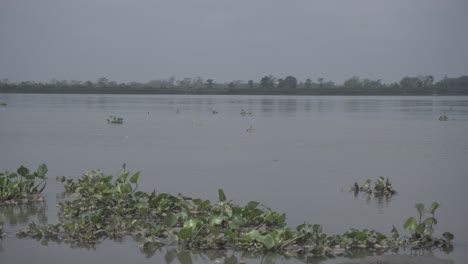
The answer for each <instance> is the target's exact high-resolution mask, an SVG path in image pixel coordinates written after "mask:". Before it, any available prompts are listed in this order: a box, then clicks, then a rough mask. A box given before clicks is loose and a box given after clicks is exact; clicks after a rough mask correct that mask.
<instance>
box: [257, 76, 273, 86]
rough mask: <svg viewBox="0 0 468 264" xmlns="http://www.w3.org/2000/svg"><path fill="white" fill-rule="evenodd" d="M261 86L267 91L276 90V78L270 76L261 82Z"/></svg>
mask: <svg viewBox="0 0 468 264" xmlns="http://www.w3.org/2000/svg"><path fill="white" fill-rule="evenodd" d="M260 86H261V87H262V88H265V89H268V88H274V87H275V77H273V76H272V75H268V76H265V77H263V78H262V79H261V80H260Z"/></svg>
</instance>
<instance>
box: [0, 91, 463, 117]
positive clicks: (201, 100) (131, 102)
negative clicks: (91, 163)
mask: <svg viewBox="0 0 468 264" xmlns="http://www.w3.org/2000/svg"><path fill="white" fill-rule="evenodd" d="M11 96H12V95H8V94H3V95H1V97H0V98H1V99H2V100H3V101H9V98H10V97H11ZM17 96H18V95H17ZM19 96H20V97H21V101H20V102H15V103H14V104H12V105H11V104H9V106H15V104H17V103H20V104H21V107H26V108H28V107H31V106H30V105H29V104H30V103H31V102H35V97H36V96H37V95H28V94H23V95H19ZM337 98H340V99H339V100H337ZM341 98H344V99H341ZM421 98H424V100H421ZM439 98H440V97H418V98H415V99H412V98H411V97H409V98H405V99H404V100H402V99H401V97H396V98H393V97H372V96H369V97H353V96H349V97H336V96H335V97H330V96H322V97H320V96H319V97H307V96H300V97H297V96H261V97H245V96H237V97H228V96H206V95H205V96H194V95H191V96H183V95H177V96H174V95H161V96H142V95H125V96H124V95H73V96H63V95H47V98H44V99H46V100H44V102H43V103H44V104H46V105H47V108H48V109H53V108H58V109H63V108H65V107H66V108H67V109H74V108H83V107H84V108H86V109H89V110H109V109H113V108H115V107H119V108H124V109H126V110H142V111H151V110H152V111H155V110H159V111H168V110H171V111H173V110H174V109H176V108H179V109H180V110H184V111H185V112H191V113H198V114H199V113H205V112H208V111H211V110H212V109H214V108H216V109H218V108H221V109H222V110H229V109H232V108H238V109H241V108H244V109H246V110H247V111H252V112H259V113H262V114H269V113H270V114H271V113H290V114H291V113H297V112H306V113H309V112H318V113H323V112H335V111H343V112H348V113H354V112H376V113H378V112H388V111H402V112H420V113H424V112H427V113H431V112H433V111H434V109H437V110H438V112H439V115H440V114H445V115H447V114H454V115H459V114H461V113H464V112H466V111H468V110H467V109H466V108H467V107H468V102H467V101H466V100H456V99H453V100H444V99H439ZM143 105H144V109H142V108H141V106H143ZM16 106H17V105H16Z"/></svg>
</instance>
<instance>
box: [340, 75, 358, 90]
mask: <svg viewBox="0 0 468 264" xmlns="http://www.w3.org/2000/svg"><path fill="white" fill-rule="evenodd" d="M343 87H344V88H347V89H359V88H362V83H361V80H359V77H356V76H354V77H352V78H350V79H348V80H346V81H345V82H344V83H343Z"/></svg>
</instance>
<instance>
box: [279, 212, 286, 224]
mask: <svg viewBox="0 0 468 264" xmlns="http://www.w3.org/2000/svg"><path fill="white" fill-rule="evenodd" d="M285 222H286V214H284V213H283V214H281V215H280V216H279V217H278V225H284V224H285Z"/></svg>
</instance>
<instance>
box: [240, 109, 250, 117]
mask: <svg viewBox="0 0 468 264" xmlns="http://www.w3.org/2000/svg"><path fill="white" fill-rule="evenodd" d="M240 114H241V115H243V116H245V115H252V112H247V111H245V110H244V109H241V112H240Z"/></svg>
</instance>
